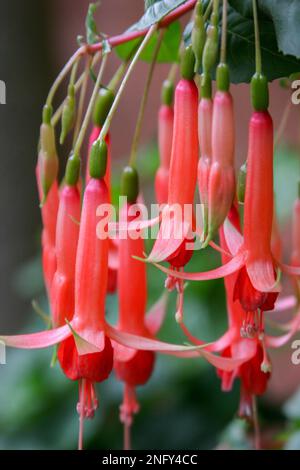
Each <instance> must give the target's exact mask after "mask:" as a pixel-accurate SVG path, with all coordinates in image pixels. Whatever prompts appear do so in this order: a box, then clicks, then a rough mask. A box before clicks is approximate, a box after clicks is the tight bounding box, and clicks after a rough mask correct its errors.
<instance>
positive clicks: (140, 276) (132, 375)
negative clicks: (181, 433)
mask: <svg viewBox="0 0 300 470" xmlns="http://www.w3.org/2000/svg"><path fill="white" fill-rule="evenodd" d="M130 209H131V204H125V205H124V207H123V208H122V211H121V218H120V222H121V223H124V224H128V223H130V221H131V220H132V219H133V216H132V215H130V214H131V212H130ZM143 253H144V240H143V238H142V237H141V236H139V237H133V238H132V237H131V236H130V233H129V232H127V236H126V237H122V238H121V239H120V241H119V262H120V271H119V276H118V296H119V319H118V326H117V328H118V330H119V331H123V332H127V333H132V334H135V335H140V336H143V337H146V338H147V337H148V338H152V337H153V335H154V334H155V333H156V332H157V331H158V330H159V328H160V326H161V324H162V322H163V319H164V315H165V311H166V296H163V298H162V299H161V300H160V301H159V302H158V303H157V304H156V305H155V306H154V308H153V310H152V311H151V312H150V313H149V314H148V315H147V316H146V305H147V277H146V265H145V264H144V263H141V262H139V261H138V260H136V259H134V258H133V256H138V257H140V256H142V255H143ZM114 351H115V356H114V370H115V372H116V375H117V378H118V379H119V380H121V381H123V382H124V400H123V404H122V406H121V407H120V420H121V422H123V423H124V425H125V429H126V428H129V427H130V426H131V424H132V416H133V414H135V413H137V411H138V410H139V404H138V402H137V400H136V394H135V389H136V387H137V386H139V385H144V384H145V383H146V382H147V381H148V380H149V379H150V376H151V374H152V371H153V367H154V362H155V355H154V352H153V351H139V350H136V349H129V348H124V346H121V345H120V344H118V343H115V344H114ZM125 447H130V445H129V443H128V442H125Z"/></svg>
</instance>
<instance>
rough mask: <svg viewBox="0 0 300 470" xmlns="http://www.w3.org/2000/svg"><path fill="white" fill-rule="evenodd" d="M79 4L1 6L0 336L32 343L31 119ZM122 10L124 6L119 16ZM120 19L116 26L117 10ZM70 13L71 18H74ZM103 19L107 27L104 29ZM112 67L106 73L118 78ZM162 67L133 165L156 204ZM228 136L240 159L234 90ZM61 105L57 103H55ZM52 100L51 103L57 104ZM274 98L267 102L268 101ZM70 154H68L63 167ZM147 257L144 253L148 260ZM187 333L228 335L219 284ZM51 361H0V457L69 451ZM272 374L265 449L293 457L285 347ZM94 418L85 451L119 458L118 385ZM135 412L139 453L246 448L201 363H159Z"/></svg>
mask: <svg viewBox="0 0 300 470" xmlns="http://www.w3.org/2000/svg"><path fill="white" fill-rule="evenodd" d="M88 3H89V2H88V1H85V0H84V1H80V2H76V6H75V4H74V2H71V0H60V1H59V0H52V1H51V2H46V1H42V2H41V1H37V0H36V1H35V0H27V1H26V2H22V1H20V0H19V1H14V2H5V4H4V2H2V4H3V5H1V15H0V25H1V28H0V35H1V39H2V40H1V41H0V58H1V61H0V69H1V74H0V79H2V80H5V82H6V84H7V104H6V105H3V106H0V139H1V150H2V152H1V153H2V155H1V158H0V165H1V167H0V174H1V176H2V178H1V184H0V208H1V231H0V236H1V238H0V263H1V266H0V276H1V282H0V295H1V307H0V326H1V330H0V331H1V333H2V332H3V333H12V332H19V331H21V330H22V331H26V332H32V331H37V330H39V329H42V328H43V327H44V325H43V322H42V320H41V319H40V318H39V317H38V316H36V315H35V314H34V313H33V309H32V307H31V301H32V299H36V300H37V301H38V302H39V304H40V305H41V306H42V308H43V309H44V310H45V311H48V306H47V301H46V298H45V293H44V286H43V281H42V272H41V263H40V241H39V239H40V216H39V208H38V200H37V191H36V187H35V175H34V167H35V162H36V142H37V136H38V128H39V124H40V114H41V109H42V105H43V102H44V99H45V96H46V93H47V90H48V88H49V86H50V84H51V81H52V80H53V79H54V77H55V75H56V74H57V73H58V71H59V69H60V68H61V66H62V65H63V63H64V62H65V61H66V58H67V57H68V56H69V55H70V54H71V53H72V51H73V50H74V48H75V47H76V41H75V38H76V36H77V34H81V33H83V32H84V17H85V13H86V10H87V6H88ZM125 3H126V5H125ZM142 3H143V2H141V0H131V1H130V2H123V1H122V0H103V1H102V7H101V10H100V11H101V13H100V16H99V20H100V22H101V21H102V23H101V24H102V25H103V28H104V29H105V32H108V33H109V34H113V33H119V32H121V31H123V30H125V29H126V28H127V27H128V26H129V24H131V23H132V22H133V21H134V20H135V19H136V18H137V17H138V16H139V15H140V13H141V12H142V9H143V6H142ZM116 8H117V9H118V12H119V14H118V15H117V16H116V15H115V14H114V10H115V9H116ZM71 12H72V15H71ZM103 18H104V19H105V21H104V20H103ZM116 64H117V59H116V58H114V59H113V60H112V63H111V64H110V68H109V70H108V76H109V73H112V71H113V70H114V69H115V66H116ZM146 70H147V69H146V67H145V65H144V64H140V65H139V68H138V71H137V76H138V77H139V80H133V83H131V84H129V87H128V92H127V94H126V97H125V98H124V100H123V102H122V107H121V109H120V113H119V114H118V116H117V117H116V120H115V122H114V125H113V132H112V139H113V159H114V184H113V190H114V196H115V197H117V194H118V182H119V176H120V173H121V168H122V165H123V164H124V162H125V161H126V155H127V154H128V151H129V148H130V139H131V138H132V133H133V129H134V123H135V119H136V114H137V109H138V104H139V99H140V96H141V92H142V89H143V84H144V79H143V77H144V76H145V73H146ZM167 70H168V68H167V67H166V66H160V67H159V69H158V71H157V73H156V75H155V79H154V83H153V87H152V91H151V96H150V100H149V108H148V111H147V115H146V121H145V126H144V131H143V146H142V148H141V151H140V155H139V165H140V173H141V177H142V180H143V182H142V188H143V193H144V194H145V197H146V200H147V201H148V202H151V201H153V191H152V181H153V175H154V172H155V169H156V167H157V164H158V155H157V148H156V144H155V138H156V115H157V109H158V104H159V87H160V83H161V81H162V80H163V78H164V77H165V74H166V72H167ZM272 90H273V94H272V100H271V104H272V111H274V119H275V125H276V124H278V122H279V120H280V117H281V114H282V109H283V106H284V104H285V102H286V100H287V99H288V97H287V93H286V92H284V91H282V90H279V87H278V83H274V84H273V86H272ZM233 94H234V97H235V102H236V108H237V109H236V112H237V115H238V116H239V118H238V120H237V121H238V122H237V126H238V132H237V159H238V161H239V162H242V161H243V160H244V158H245V155H246V145H247V139H246V136H247V122H248V118H249V106H248V101H249V93H248V88H247V87H246V86H243V85H242V86H239V87H234V89H233ZM61 97H63V95H62V96H61ZM61 97H60V98H61ZM273 97H274V98H273ZM298 127H299V111H298V110H293V111H292V115H291V118H290V121H289V126H288V133H287V137H288V141H289V145H285V146H281V147H280V150H279V151H278V152H277V154H276V174H275V182H276V202H277V206H278V215H279V217H280V224H279V225H280V230H281V234H282V236H283V237H284V239H285V251H286V255H287V254H288V252H289V251H288V250H289V246H290V220H289V215H290V213H291V208H292V204H293V200H294V198H295V195H296V187H297V179H298V176H299V149H298V144H297V142H298ZM66 155H67V153H66V154H65V156H66ZM149 248H150V247H149V246H148V247H147V250H149ZM218 263H219V257H218V255H217V254H216V253H215V252H213V251H212V250H211V249H207V250H206V251H205V252H203V253H195V255H194V257H193V259H192V261H191V263H190V265H189V266H188V269H189V270H195V271H196V270H200V269H201V270H205V269H206V268H212V267H214V266H216V265H217V264H218ZM148 280H149V306H151V305H152V304H153V303H154V302H155V301H156V300H157V299H158V298H159V296H160V295H161V293H162V290H163V284H164V276H163V275H162V274H161V273H159V272H157V271H155V270H154V268H149V267H148ZM174 295H175V294H171V295H170V299H169V304H168V315H167V319H166V322H165V325H164V327H163V329H162V331H161V332H160V338H161V339H164V340H168V341H170V342H172V341H174V342H183V341H184V337H183V336H182V334H181V332H180V329H179V328H178V326H177V325H176V323H175V321H174V311H175V297H174ZM107 310H108V317H109V319H111V321H112V322H113V321H114V320H115V318H116V315H117V310H118V306H117V299H116V297H115V296H110V297H109V298H108V306H107ZM185 314H186V320H187V324H188V326H189V327H190V329H192V331H193V332H194V334H195V335H196V336H197V335H198V336H199V337H201V339H203V340H207V341H210V340H213V339H216V338H217V337H218V336H220V335H221V334H222V333H223V332H224V330H225V328H226V310H225V301H224V288H223V283H222V281H214V282H203V283H193V284H189V285H188V287H187V289H186V296H185ZM51 356H52V351H51V350H46V351H33V352H30V351H14V350H9V351H7V365H6V366H1V365H0V449H73V448H76V445H77V434H78V417H77V414H76V412H75V408H76V403H77V398H78V390H77V384H75V383H72V382H70V381H68V380H67V379H65V377H64V376H63V374H62V373H61V371H60V369H59V367H58V366H56V367H55V368H50V367H49V363H50V360H51ZM273 358H274V359H275V360H276V364H277V366H278V367H275V369H274V374H273V378H272V381H271V383H270V387H269V391H268V393H267V396H266V397H265V398H262V399H260V400H259V413H260V418H261V423H262V429H263V442H264V445H265V446H266V447H268V448H271V447H282V446H284V447H285V448H291V449H295V448H299V447H300V392H297V388H298V386H299V379H300V367H298V368H297V367H296V366H293V365H292V364H291V362H290V346H289V345H288V346H287V347H286V348H285V349H284V350H283V351H282V352H277V351H276V353H275V354H273ZM98 395H99V399H100V408H99V410H98V412H97V413H96V416H95V419H94V420H92V421H89V422H87V423H86V425H85V444H86V447H89V448H93V449H120V448H121V447H122V426H121V425H120V423H119V419H118V407H119V405H120V402H121V400H122V386H121V384H120V383H119V382H117V381H116V379H115V377H114V376H113V375H112V376H111V377H110V379H109V380H108V381H107V382H106V383H104V384H101V385H100V386H98ZM138 397H139V400H140V404H141V411H140V413H139V414H138V415H137V417H136V419H135V422H134V426H133V434H132V440H133V448H136V449H183V448H185V449H212V448H234V449H245V448H250V447H251V445H252V443H251V438H250V437H251V436H250V434H249V431H250V429H249V427H248V426H247V424H246V423H244V422H242V421H240V420H238V419H236V417H235V415H236V410H237V407H238V400H239V390H238V383H236V384H235V387H234V390H233V391H232V392H231V393H228V394H224V393H222V392H221V390H220V381H219V379H218V378H217V376H216V373H215V370H214V369H213V367H211V366H210V365H207V364H206V363H205V362H204V361H202V360H180V359H177V358H169V357H166V356H159V357H157V363H156V367H155V371H154V374H153V377H152V379H151V380H150V382H149V383H148V384H147V385H146V386H145V387H143V388H140V389H139V391H138Z"/></svg>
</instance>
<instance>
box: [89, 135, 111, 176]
mask: <svg viewBox="0 0 300 470" xmlns="http://www.w3.org/2000/svg"><path fill="white" fill-rule="evenodd" d="M106 165H107V145H106V142H105V140H96V141H95V142H94V143H93V145H92V148H91V154H90V168H89V170H90V176H91V178H96V179H100V178H104V176H105V173H106Z"/></svg>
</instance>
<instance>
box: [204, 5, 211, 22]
mask: <svg viewBox="0 0 300 470" xmlns="http://www.w3.org/2000/svg"><path fill="white" fill-rule="evenodd" d="M212 6H213V0H210V2H209V4H208V5H207V8H206V10H205V13H204V15H203V21H204V23H205V22H206V21H207V20H208V18H209V15H210V11H211V8H212Z"/></svg>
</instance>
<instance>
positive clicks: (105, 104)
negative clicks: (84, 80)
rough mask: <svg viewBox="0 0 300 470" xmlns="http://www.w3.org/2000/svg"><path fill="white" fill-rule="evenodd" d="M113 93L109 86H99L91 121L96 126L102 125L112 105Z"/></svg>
mask: <svg viewBox="0 0 300 470" xmlns="http://www.w3.org/2000/svg"><path fill="white" fill-rule="evenodd" d="M114 99H115V94H114V92H113V91H112V90H110V89H109V88H101V89H100V91H99V94H98V97H97V100H96V103H95V107H94V113H93V121H94V124H95V125H96V126H99V127H102V126H103V124H104V122H105V120H106V118H107V115H108V113H109V111H110V108H111V107H112V104H113V102H114Z"/></svg>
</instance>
